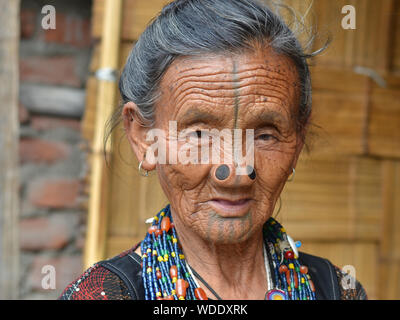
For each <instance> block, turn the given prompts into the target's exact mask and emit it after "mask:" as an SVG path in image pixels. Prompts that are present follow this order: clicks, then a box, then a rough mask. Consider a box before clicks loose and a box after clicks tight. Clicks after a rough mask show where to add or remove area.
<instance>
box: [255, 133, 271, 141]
mask: <svg viewBox="0 0 400 320" xmlns="http://www.w3.org/2000/svg"><path fill="white" fill-rule="evenodd" d="M257 138H258V139H260V140H264V141H267V140H271V139H275V137H274V136H273V135H271V134H267V133H264V134H260V135H259V136H258V137H257Z"/></svg>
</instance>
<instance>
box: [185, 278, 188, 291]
mask: <svg viewBox="0 0 400 320" xmlns="http://www.w3.org/2000/svg"><path fill="white" fill-rule="evenodd" d="M185 285H186V289H187V288H189V282H187V281H186V280H185Z"/></svg>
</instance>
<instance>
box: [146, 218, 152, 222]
mask: <svg viewBox="0 0 400 320" xmlns="http://www.w3.org/2000/svg"><path fill="white" fill-rule="evenodd" d="M153 221H154V218H148V219H147V220H146V223H153Z"/></svg>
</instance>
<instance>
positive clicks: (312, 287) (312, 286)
mask: <svg viewBox="0 0 400 320" xmlns="http://www.w3.org/2000/svg"><path fill="white" fill-rule="evenodd" d="M308 283H309V284H310V288H311V291H312V292H315V286H314V282H312V280H311V279H310V280H308Z"/></svg>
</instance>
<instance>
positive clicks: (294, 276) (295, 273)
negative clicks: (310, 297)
mask: <svg viewBox="0 0 400 320" xmlns="http://www.w3.org/2000/svg"><path fill="white" fill-rule="evenodd" d="M293 279H294V287H295V288H296V289H297V288H298V287H299V278H298V277H297V272H293Z"/></svg>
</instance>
